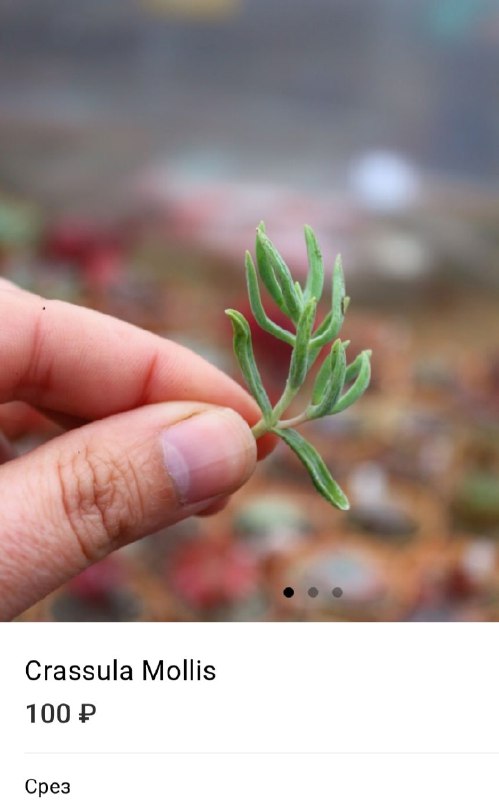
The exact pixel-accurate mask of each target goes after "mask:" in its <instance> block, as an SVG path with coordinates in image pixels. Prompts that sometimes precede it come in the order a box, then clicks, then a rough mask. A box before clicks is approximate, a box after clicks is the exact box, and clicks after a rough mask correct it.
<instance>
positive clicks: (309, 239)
mask: <svg viewBox="0 0 499 800" xmlns="http://www.w3.org/2000/svg"><path fill="white" fill-rule="evenodd" d="M305 243H306V247H307V257H308V274H307V278H306V281H305V286H303V287H302V285H301V284H300V283H299V282H298V281H293V278H292V275H291V272H290V270H289V268H288V266H287V265H286V263H285V262H284V260H283V258H282V256H281V255H280V253H279V252H278V250H277V249H276V247H275V246H274V245H273V243H272V242H271V240H270V239H269V238H268V236H267V234H266V233H265V226H264V224H263V222H262V223H261V224H260V225H259V226H258V228H257V233H256V248H255V253H256V267H255V263H254V261H253V258H252V256H251V254H250V253H249V252H248V251H247V252H246V259H245V264H246V281H247V287H248V295H249V300H250V305H251V311H252V313H253V316H254V318H255V320H256V322H257V323H258V325H259V326H260V327H261V328H263V330H265V331H267V332H268V333H270V334H271V335H272V336H274V337H276V338H277V339H281V340H282V341H283V342H286V343H287V344H289V346H290V347H291V348H292V350H291V359H290V365H289V373H288V378H287V380H286V384H285V387H284V391H283V393H282V395H281V397H280V398H279V400H278V401H277V403H276V404H275V405H272V403H271V402H270V399H269V396H268V394H267V392H266V390H265V387H264V386H263V383H262V379H261V376H260V372H259V369H258V367H257V364H256V361H255V356H254V353H253V344H252V340H251V330H250V326H249V324H248V321H247V320H246V319H245V317H244V316H243V314H241V313H240V312H239V311H235V310H234V309H232V308H229V309H226V312H225V313H226V314H227V315H228V316H229V317H230V319H231V322H232V328H233V343H234V353H235V356H236V358H237V361H238V363H239V366H240V368H241V371H242V373H243V376H244V379H245V381H246V384H247V385H248V388H249V390H250V392H251V394H252V395H253V397H254V398H255V400H256V402H257V403H258V405H259V407H260V409H261V412H262V418H261V419H260V420H259V422H257V423H256V425H255V426H254V427H253V428H252V431H253V434H254V436H255V438H258V437H259V436H262V435H263V434H264V433H268V432H271V433H274V434H276V435H277V436H279V437H280V438H281V439H282V440H283V441H284V442H285V443H286V444H287V445H288V446H289V447H290V448H291V450H293V451H294V452H295V453H296V455H297V456H298V458H299V459H300V460H301V462H302V463H303V465H304V466H305V468H306V469H307V471H308V473H309V475H310V477H311V479H312V482H313V484H314V486H315V488H316V489H317V491H318V492H319V493H320V494H321V495H322V496H323V497H324V498H325V499H326V500H328V501H329V502H330V503H331V504H332V505H333V506H335V507H336V508H339V509H341V510H343V511H346V510H347V509H348V508H349V507H350V506H349V502H348V498H347V497H346V495H345V493H344V492H343V490H342V489H341V488H340V486H338V484H337V483H336V481H335V480H334V479H333V477H332V476H331V474H330V472H329V470H328V468H327V466H326V464H325V463H324V460H323V458H322V457H321V456H320V455H319V453H318V452H317V450H316V449H315V448H314V447H313V446H312V445H311V444H310V442H308V441H307V440H306V439H305V438H304V437H303V436H302V435H301V434H300V433H298V431H296V430H295V428H296V427H298V426H299V425H302V424H303V423H304V422H307V421H309V420H314V419H319V418H321V417H326V416H329V415H332V414H338V413H339V412H340V411H344V410H345V409H346V408H348V407H349V406H351V405H352V404H353V403H355V401H356V400H358V398H359V397H360V396H361V395H362V394H363V393H364V392H365V390H366V389H367V387H368V385H369V381H370V377H371V364H370V357H371V351H370V350H363V351H362V352H361V353H359V355H358V356H357V357H356V358H355V359H354V360H353V361H352V362H351V363H350V364H348V363H347V357H346V350H347V347H348V344H349V342H348V341H342V340H341V339H340V338H337V337H338V334H339V332H340V330H341V327H342V325H343V320H344V316H345V313H346V310H347V307H348V304H349V298H348V297H347V296H346V294H345V280H344V275H343V268H342V264H341V257H340V256H337V258H336V261H335V263H334V267H333V275H332V281H331V300H330V309H329V311H328V313H327V314H326V316H325V317H324V319H323V320H322V322H321V323H320V324H319V325H317V326H316V327H315V329H314V326H315V321H316V313H317V305H318V303H319V301H320V299H321V297H322V293H323V288H324V263H323V259H322V254H321V251H320V248H319V245H318V243H317V239H316V237H315V234H314V232H313V230H312V229H311V228H310V227H309V226H308V225H305ZM259 278H260V280H261V282H262V284H263V286H264V287H265V288H266V290H267V292H268V293H269V294H270V296H271V297H272V299H273V300H274V302H275V303H276V305H277V306H278V308H280V309H281V311H282V312H283V313H284V315H285V316H286V317H287V318H288V319H290V321H291V323H292V327H293V328H294V331H290V330H286V329H285V328H283V327H282V326H280V325H278V324H277V323H275V322H273V321H272V320H271V319H270V318H269V316H268V315H267V313H266V311H265V309H264V307H263V304H262V298H261V294H260V284H259ZM331 343H332V344H331ZM329 345H331V346H330V347H329V350H328V352H327V355H326V357H325V359H324V361H323V363H322V365H321V367H320V369H319V371H318V373H317V376H316V378H315V381H314V384H313V388H312V394H311V397H310V399H309V402H308V405H307V406H306V408H305V409H304V411H302V412H301V413H300V414H298V415H297V416H295V417H291V418H283V414H284V413H285V412H286V411H287V409H288V408H289V406H290V405H291V403H292V402H293V400H294V399H295V397H296V395H297V394H298V392H299V391H300V389H301V388H302V386H303V384H304V383H305V379H306V377H307V375H308V373H309V371H310V369H311V368H312V366H313V364H314V363H315V361H316V360H317V358H318V356H319V355H320V353H321V352H322V351H323V349H324V348H326V347H328V346H329Z"/></svg>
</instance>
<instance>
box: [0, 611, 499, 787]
mask: <svg viewBox="0 0 499 800" xmlns="http://www.w3.org/2000/svg"><path fill="white" fill-rule="evenodd" d="M0 641H1V654H2V658H1V667H0V671H1V674H0V677H1V700H2V713H1V717H0V729H1V736H2V741H1V745H2V764H3V767H2V771H1V774H0V797H2V798H6V800H18V798H19V799H22V798H24V799H25V798H29V797H46V798H52V797H54V796H57V797H61V798H63V797H70V798H72V799H73V800H83V798H85V800H87V799H88V798H95V799H96V800H108V798H113V800H114V798H119V800H132V798H133V799H134V800H136V798H146V799H147V800H149V799H150V798H151V799H153V798H165V799H166V798H175V800H195V798H208V799H210V800H211V798H213V800H215V799H216V800H229V799H230V800H235V799H236V798H237V799H240V800H246V798H248V799H249V798H252V800H253V798H255V797H258V798H274V797H275V798H282V799H283V800H288V799H289V800H295V799H296V800H304V798H341V800H354V798H355V800H357V799H358V800H360V799H361V798H374V800H376V799H377V798H380V800H381V798H382V799H383V800H402V798H403V800H412V798H414V799H416V798H418V800H420V799H421V798H425V800H426V798H428V800H440V799H441V798H442V799H443V798H452V800H464V799H465V798H466V800H471V799H473V800H476V799H477V798H479V799H480V800H488V799H489V798H490V800H498V798H499V629H498V628H497V626H496V625H494V624H414V625H409V624H326V623H323V624H320V623H319V624H315V623H297V624H291V623H288V624H286V623H230V624H215V623H214V624H211V623H197V624H193V623H191V624H179V623H172V624H168V623H164V624H160V623H153V624H120V623H117V624H61V623H59V624H10V625H9V624H4V625H2V626H0Z"/></svg>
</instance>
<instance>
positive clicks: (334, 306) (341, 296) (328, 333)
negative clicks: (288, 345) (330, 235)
mask: <svg viewBox="0 0 499 800" xmlns="http://www.w3.org/2000/svg"><path fill="white" fill-rule="evenodd" d="M331 286H332V296H331V311H330V312H329V313H328V314H327V315H326V317H325V319H324V320H323V321H322V323H321V324H320V325H319V327H318V328H317V331H316V333H315V336H314V338H313V339H312V345H313V346H314V347H322V346H323V345H325V344H327V343H328V342H330V341H331V340H332V339H335V338H336V337H337V336H338V333H339V332H340V330H341V326H342V325H343V319H344V316H345V315H344V308H345V310H346V305H348V304H346V305H345V303H344V300H345V278H344V276H343V267H342V265H341V256H337V258H336V261H335V263H334V268H333V280H332V284H331Z"/></svg>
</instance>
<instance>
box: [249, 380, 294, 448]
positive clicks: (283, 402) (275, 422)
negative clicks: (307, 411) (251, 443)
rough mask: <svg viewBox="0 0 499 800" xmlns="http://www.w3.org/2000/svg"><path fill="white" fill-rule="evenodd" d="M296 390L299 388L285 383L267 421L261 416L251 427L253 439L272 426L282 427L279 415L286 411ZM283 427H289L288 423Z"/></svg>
mask: <svg viewBox="0 0 499 800" xmlns="http://www.w3.org/2000/svg"><path fill="white" fill-rule="evenodd" d="M298 391H299V389H291V388H290V386H289V385H288V384H286V387H285V389H284V392H283V393H282V395H281V397H280V398H279V400H278V401H277V403H276V404H275V406H274V408H273V409H272V417H271V419H270V420H269V421H267V420H265V419H264V418H263V417H262V419H261V420H259V422H257V423H256V425H254V426H253V427H252V429H251V430H252V433H253V436H254V437H255V439H258V437H259V436H263V434H264V433H267V432H268V431H270V430H271V429H272V428H281V427H283V425H282V424H281V422H280V421H279V420H280V418H281V415H282V414H283V413H284V412H285V411H286V409H287V408H288V407H289V405H290V404H291V402H292V401H293V400H294V398H295V396H296V394H297V393H298ZM300 417H301V415H300ZM295 419H298V417H295ZM300 421H303V422H304V421H305V420H304V419H303V420H301V419H300ZM287 422H290V420H287ZM284 427H286V428H289V427H290V425H285V426H284Z"/></svg>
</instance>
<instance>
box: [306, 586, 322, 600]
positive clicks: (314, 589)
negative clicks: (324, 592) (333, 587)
mask: <svg viewBox="0 0 499 800" xmlns="http://www.w3.org/2000/svg"><path fill="white" fill-rule="evenodd" d="M307 594H308V596H309V597H317V595H318V594H319V590H318V588H317V586H311V587H310V589H309V590H308V592H307Z"/></svg>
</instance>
